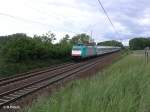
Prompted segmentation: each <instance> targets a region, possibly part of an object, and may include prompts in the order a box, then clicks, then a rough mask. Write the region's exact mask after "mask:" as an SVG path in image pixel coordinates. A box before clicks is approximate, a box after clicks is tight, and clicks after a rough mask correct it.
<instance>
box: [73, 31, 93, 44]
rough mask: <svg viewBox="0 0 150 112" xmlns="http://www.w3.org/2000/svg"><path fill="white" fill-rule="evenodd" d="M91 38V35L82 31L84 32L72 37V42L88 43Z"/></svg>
mask: <svg viewBox="0 0 150 112" xmlns="http://www.w3.org/2000/svg"><path fill="white" fill-rule="evenodd" d="M89 40H90V36H89V35H87V34H85V33H82V34H77V35H76V36H74V37H72V39H71V43H72V44H77V43H78V42H81V43H85V44H87V43H89Z"/></svg>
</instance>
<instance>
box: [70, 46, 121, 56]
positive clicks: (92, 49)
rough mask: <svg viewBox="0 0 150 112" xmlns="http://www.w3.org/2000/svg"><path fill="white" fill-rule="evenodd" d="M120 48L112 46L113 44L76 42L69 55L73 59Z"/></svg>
mask: <svg viewBox="0 0 150 112" xmlns="http://www.w3.org/2000/svg"><path fill="white" fill-rule="evenodd" d="M120 49H121V47H114V46H96V45H85V44H77V45H74V46H73V48H72V52H71V55H72V57H73V58H74V59H84V58H88V57H94V56H99V55H103V54H106V53H111V52H116V51H119V50H120Z"/></svg>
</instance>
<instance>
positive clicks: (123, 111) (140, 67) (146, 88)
mask: <svg viewBox="0 0 150 112" xmlns="http://www.w3.org/2000/svg"><path fill="white" fill-rule="evenodd" d="M149 67H150V64H145V63H144V58H143V57H142V56H141V55H140V56H138V55H133V54H131V55H128V56H126V57H125V58H123V59H121V60H119V61H117V62H116V63H113V64H112V66H110V67H108V68H107V69H105V70H104V71H103V72H100V73H99V74H98V75H96V76H94V77H92V78H89V79H84V80H83V79H82V80H77V81H73V82H71V83H70V84H68V85H67V86H66V87H64V88H62V89H61V90H60V91H59V92H57V93H55V94H54V95H53V96H50V97H46V98H45V97H43V98H40V99H39V100H38V102H36V103H34V104H33V106H32V107H31V108H26V109H25V110H24V111H25V112H149V111H150V97H149V95H150V69H149Z"/></svg>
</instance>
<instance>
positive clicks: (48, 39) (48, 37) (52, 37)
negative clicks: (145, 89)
mask: <svg viewBox="0 0 150 112" xmlns="http://www.w3.org/2000/svg"><path fill="white" fill-rule="evenodd" d="M34 38H35V39H37V40H41V41H42V42H46V43H51V44H52V42H53V41H54V40H56V38H55V34H54V33H51V31H48V32H47V33H45V34H42V36H40V35H34Z"/></svg>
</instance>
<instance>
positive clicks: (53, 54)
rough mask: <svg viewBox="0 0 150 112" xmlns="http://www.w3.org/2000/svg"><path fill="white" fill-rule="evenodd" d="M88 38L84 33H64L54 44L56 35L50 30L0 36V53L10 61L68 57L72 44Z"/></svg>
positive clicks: (85, 40)
mask: <svg viewBox="0 0 150 112" xmlns="http://www.w3.org/2000/svg"><path fill="white" fill-rule="evenodd" d="M89 38H90V36H89V35H87V34H85V33H82V34H77V35H75V36H74V37H72V38H70V36H69V35H68V34H66V35H65V36H64V37H63V38H62V39H61V40H60V41H59V42H58V43H56V44H54V43H53V41H54V40H56V37H55V34H54V33H52V32H47V33H46V34H43V35H34V36H33V37H30V36H27V35H26V34H24V33H16V34H12V35H7V36H0V55H1V57H3V58H4V59H5V60H6V61H10V62H20V61H26V60H37V59H40V60H43V59H48V58H49V59H63V58H70V54H71V49H72V46H73V45H74V44H76V43H78V42H83V43H85V42H87V40H88V39H89Z"/></svg>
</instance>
